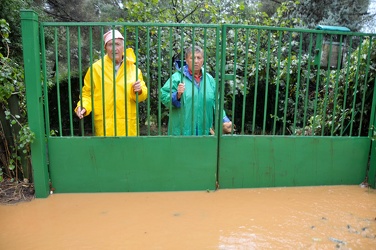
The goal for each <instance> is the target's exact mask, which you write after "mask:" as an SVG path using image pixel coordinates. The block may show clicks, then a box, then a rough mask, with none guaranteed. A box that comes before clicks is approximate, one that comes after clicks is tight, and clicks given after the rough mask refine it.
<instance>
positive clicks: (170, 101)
mask: <svg viewBox="0 0 376 250" xmlns="http://www.w3.org/2000/svg"><path fill="white" fill-rule="evenodd" d="M168 34H169V38H168V42H169V47H170V50H169V58H170V60H169V64H168V65H169V66H168V72H169V73H168V74H169V79H170V100H169V104H168V106H169V107H168V109H169V112H170V113H171V112H172V51H173V49H172V47H173V46H172V27H169V30H168ZM181 99H183V98H181ZM182 134H183V129H182V124H180V135H182Z"/></svg>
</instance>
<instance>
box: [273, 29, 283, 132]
mask: <svg viewBox="0 0 376 250" xmlns="http://www.w3.org/2000/svg"><path fill="white" fill-rule="evenodd" d="M278 33H279V39H278V55H277V61H278V63H277V68H278V69H277V82H276V85H277V86H276V91H275V104H274V123H273V135H275V133H276V123H277V114H278V113H277V111H278V96H279V76H280V71H281V47H282V46H281V44H282V31H278Z"/></svg>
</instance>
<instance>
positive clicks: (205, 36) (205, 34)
mask: <svg viewBox="0 0 376 250" xmlns="http://www.w3.org/2000/svg"><path fill="white" fill-rule="evenodd" d="M206 29H207V28H204V72H203V73H204V74H203V75H202V77H203V79H204V88H203V89H204V110H203V114H202V117H203V127H202V128H203V133H204V132H205V129H206V126H205V125H206V115H205V114H206V108H207V107H206V77H205V74H206V59H207V56H206V55H207V53H206V39H207V32H206ZM203 135H207V134H203Z"/></svg>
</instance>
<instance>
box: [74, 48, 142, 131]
mask: <svg viewBox="0 0 376 250" xmlns="http://www.w3.org/2000/svg"><path fill="white" fill-rule="evenodd" d="M125 55H126V56H125V58H126V60H124V62H123V63H122V65H121V66H120V68H119V69H118V72H117V75H116V77H115V84H116V85H115V88H114V79H113V76H114V72H113V70H114V67H113V63H112V60H111V59H110V57H109V56H108V55H105V56H104V57H103V61H104V62H103V64H104V65H103V66H104V70H103V74H104V82H103V83H102V60H98V61H97V62H95V63H94V64H93V65H92V67H90V68H89V70H88V72H87V73H86V76H85V80H84V87H83V88H82V102H81V101H79V102H78V103H77V107H76V110H77V108H78V107H80V106H81V105H82V107H83V108H85V109H86V113H85V116H87V115H89V114H90V113H91V112H93V114H92V115H93V116H94V130H95V135H97V136H104V135H105V136H115V135H117V136H126V135H128V136H135V135H137V126H138V122H137V121H136V94H135V93H134V91H133V88H132V84H133V83H134V82H135V81H136V65H135V62H136V56H135V54H134V51H133V49H132V48H129V49H127V50H126V53H125ZM124 65H126V72H124ZM91 69H92V71H93V72H92V75H93V80H92V81H91ZM125 74H126V83H125V81H124V75H125ZM138 80H140V81H141V86H142V93H141V94H140V95H138V101H139V102H142V101H144V100H145V99H146V98H147V96H148V89H147V87H146V85H145V82H144V81H143V77H142V72H141V70H140V69H138ZM125 85H126V88H125ZM103 87H104V91H102V88H103ZM125 89H126V91H125ZM91 92H93V98H92V97H91ZM115 92H116V99H115V98H114V93H115ZM102 95H104V102H103V101H102ZM125 99H126V100H127V102H125ZM114 100H116V102H114ZM115 119H116V134H115ZM103 121H105V122H103ZM126 121H127V122H126ZM104 126H105V129H106V133H104Z"/></svg>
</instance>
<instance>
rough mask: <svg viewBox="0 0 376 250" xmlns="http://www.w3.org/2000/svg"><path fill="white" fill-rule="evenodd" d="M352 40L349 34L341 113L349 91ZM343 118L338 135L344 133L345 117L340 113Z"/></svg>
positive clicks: (345, 105) (344, 110)
mask: <svg viewBox="0 0 376 250" xmlns="http://www.w3.org/2000/svg"><path fill="white" fill-rule="evenodd" d="M352 42H353V37H352V36H351V37H350V44H349V52H348V55H347V63H346V64H347V68H346V80H345V91H344V94H343V105H342V110H343V111H342V113H346V110H347V108H346V107H347V93H348V91H349V77H350V65H351V63H350V62H351V54H352V51H351V48H352ZM342 116H343V118H342V121H341V133H340V136H342V135H343V133H344V122H345V117H346V114H342Z"/></svg>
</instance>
